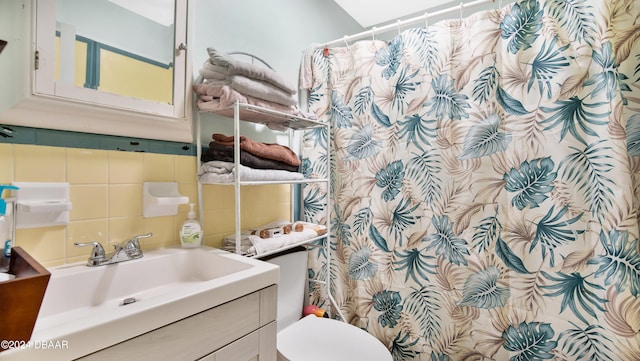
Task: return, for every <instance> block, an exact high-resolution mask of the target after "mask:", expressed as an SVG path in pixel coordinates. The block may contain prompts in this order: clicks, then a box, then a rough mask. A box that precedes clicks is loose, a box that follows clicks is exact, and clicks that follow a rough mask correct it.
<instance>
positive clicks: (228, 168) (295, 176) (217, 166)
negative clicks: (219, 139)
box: [198, 160, 304, 184]
mask: <svg viewBox="0 0 640 361" xmlns="http://www.w3.org/2000/svg"><path fill="white" fill-rule="evenodd" d="M239 169H240V180H241V181H293V180H302V179H304V175H303V174H302V173H299V172H289V171H286V170H279V169H254V168H250V167H247V166H244V165H242V164H240V167H239ZM198 178H199V179H200V183H205V184H210V183H233V182H234V181H235V164H233V163H230V162H223V161H218V160H213V161H210V162H206V163H203V164H202V165H201V166H200V172H198Z"/></svg>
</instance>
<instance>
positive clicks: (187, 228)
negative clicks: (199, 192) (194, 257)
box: [180, 203, 202, 248]
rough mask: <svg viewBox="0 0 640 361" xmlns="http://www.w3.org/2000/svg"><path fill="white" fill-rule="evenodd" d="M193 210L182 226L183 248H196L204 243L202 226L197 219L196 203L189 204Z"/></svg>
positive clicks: (181, 238)
mask: <svg viewBox="0 0 640 361" xmlns="http://www.w3.org/2000/svg"><path fill="white" fill-rule="evenodd" d="M189 206H190V207H191V210H190V211H189V214H188V215H187V220H186V221H184V223H183V224H182V228H180V244H181V245H182V247H183V248H196V247H200V245H202V227H201V226H200V222H198V221H197V220H196V212H195V210H194V207H195V204H193V203H191V204H189Z"/></svg>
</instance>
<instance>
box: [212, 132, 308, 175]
mask: <svg viewBox="0 0 640 361" xmlns="http://www.w3.org/2000/svg"><path fill="white" fill-rule="evenodd" d="M212 138H213V140H215V141H216V142H218V143H219V144H222V145H233V142H234V138H233V136H227V135H224V134H220V133H214V134H213V135H212ZM240 149H242V150H244V151H246V152H249V153H251V154H253V155H255V156H258V157H262V158H266V159H272V160H278V161H281V162H284V163H286V164H289V165H292V166H295V167H298V166H300V164H301V163H302V162H301V161H300V159H299V158H298V156H297V155H296V153H294V152H293V151H292V150H291V149H290V148H289V147H287V146H284V145H280V144H275V143H262V142H256V141H254V140H251V139H249V138H248V137H246V136H244V135H241V136H240Z"/></svg>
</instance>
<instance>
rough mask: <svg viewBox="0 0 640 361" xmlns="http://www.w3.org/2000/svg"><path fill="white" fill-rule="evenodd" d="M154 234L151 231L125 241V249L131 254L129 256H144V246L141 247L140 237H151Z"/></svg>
mask: <svg viewBox="0 0 640 361" xmlns="http://www.w3.org/2000/svg"><path fill="white" fill-rule="evenodd" d="M152 235H153V233H151V232H149V233H147V234H143V235H140V236H135V237H133V238H131V239H130V240H128V241H127V242H125V245H124V250H125V252H127V254H129V256H142V247H140V242H139V241H138V240H139V239H140V238H149V237H151V236H152Z"/></svg>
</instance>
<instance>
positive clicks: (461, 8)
mask: <svg viewBox="0 0 640 361" xmlns="http://www.w3.org/2000/svg"><path fill="white" fill-rule="evenodd" d="M463 11H464V2H462V1H460V20H462V15H463V14H462V12H463Z"/></svg>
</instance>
